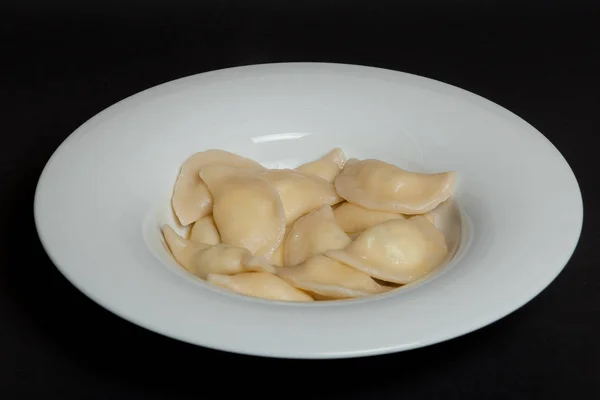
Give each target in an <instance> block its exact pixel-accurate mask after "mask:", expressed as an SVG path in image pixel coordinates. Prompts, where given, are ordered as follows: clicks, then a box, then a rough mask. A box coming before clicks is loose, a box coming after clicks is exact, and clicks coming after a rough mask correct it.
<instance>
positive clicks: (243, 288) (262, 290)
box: [206, 272, 313, 301]
mask: <svg viewBox="0 0 600 400" xmlns="http://www.w3.org/2000/svg"><path fill="white" fill-rule="evenodd" d="M206 280H207V281H208V282H209V283H212V284H213V285H215V286H219V287H222V288H224V289H228V290H231V291H233V292H236V293H239V294H243V295H246V296H252V297H262V298H264V299H270V300H281V301H313V298H312V297H310V296H309V295H308V294H307V293H304V292H302V291H301V290H298V289H296V288H295V287H293V286H292V285H290V284H289V283H287V282H285V281H284V280H283V279H281V278H279V277H277V276H275V275H273V274H271V273H267V272H244V273H240V274H237V275H233V276H231V275H221V274H209V275H208V278H207V279H206Z"/></svg>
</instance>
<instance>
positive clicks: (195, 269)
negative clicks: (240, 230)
mask: <svg viewBox="0 0 600 400" xmlns="http://www.w3.org/2000/svg"><path fill="white" fill-rule="evenodd" d="M162 232H163V236H164V238H165V242H167V247H168V248H169V251H170V252H171V254H172V255H173V258H175V260H176V261H177V262H178V263H179V264H180V265H181V266H182V267H183V268H185V269H186V270H188V271H189V272H191V273H192V274H194V275H196V276H198V277H199V278H202V279H205V278H206V277H207V276H208V274H209V273H211V272H214V273H218V274H224V275H233V274H237V273H239V272H244V271H266V272H274V271H275V269H274V268H273V267H272V266H271V265H269V263H268V262H267V260H265V259H264V258H263V257H255V256H253V255H252V253H250V251H248V250H247V249H244V248H241V247H234V246H228V245H224V244H215V245H208V244H204V243H196V242H193V241H191V240H187V239H184V238H182V237H181V236H179V235H178V234H177V232H175V230H173V228H171V227H170V226H169V225H163V227H162Z"/></svg>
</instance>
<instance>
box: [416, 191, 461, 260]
mask: <svg viewBox="0 0 600 400" xmlns="http://www.w3.org/2000/svg"><path fill="white" fill-rule="evenodd" d="M423 217H425V218H427V219H428V220H429V221H430V222H431V223H432V224H433V225H434V226H435V227H436V228H437V229H438V230H439V231H440V232H442V233H443V234H444V237H445V238H446V246H447V247H448V256H447V258H449V257H452V256H453V255H454V254H455V253H456V250H458V245H459V243H460V238H461V233H462V221H461V216H460V210H459V209H458V207H457V206H456V204H455V203H454V201H453V200H452V199H448V200H446V201H444V202H443V203H442V204H440V205H439V206H437V207H436V208H434V209H433V210H431V211H429V212H428V213H426V214H423Z"/></svg>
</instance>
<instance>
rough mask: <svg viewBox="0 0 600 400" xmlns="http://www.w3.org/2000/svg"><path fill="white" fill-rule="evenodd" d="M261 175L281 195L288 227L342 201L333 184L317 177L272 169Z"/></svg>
mask: <svg viewBox="0 0 600 400" xmlns="http://www.w3.org/2000/svg"><path fill="white" fill-rule="evenodd" d="M259 175H260V176H261V177H262V178H264V179H266V180H267V181H269V182H270V183H271V184H272V185H273V186H274V187H275V189H276V190H277V193H279V197H280V198H281V202H282V204H283V209H284V212H285V224H286V226H289V225H291V224H292V223H293V222H294V221H296V220H297V219H298V218H300V217H301V216H303V215H305V214H308V213H309V212H311V211H313V210H316V209H317V208H319V207H321V206H322V205H323V204H329V205H333V204H336V203H339V202H340V201H341V200H342V199H341V198H340V197H339V196H338V195H337V193H336V192H335V188H334V187H333V184H332V183H330V182H327V181H326V180H324V179H321V178H319V177H316V176H309V175H305V174H302V173H300V172H297V171H294V170H291V169H270V170H266V171H264V172H261V173H260V174H259Z"/></svg>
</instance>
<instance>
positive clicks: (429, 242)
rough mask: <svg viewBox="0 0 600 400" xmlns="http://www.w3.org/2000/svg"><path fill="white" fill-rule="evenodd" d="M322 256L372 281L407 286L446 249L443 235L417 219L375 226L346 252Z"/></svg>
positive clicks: (435, 261)
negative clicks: (364, 274)
mask: <svg viewBox="0 0 600 400" xmlns="http://www.w3.org/2000/svg"><path fill="white" fill-rule="evenodd" d="M325 254H326V255H327V256H329V257H331V258H333V259H335V260H338V261H340V262H342V263H344V264H347V265H348V266H350V267H353V268H356V269H358V270H360V271H362V272H365V273H366V274H368V275H370V276H372V277H374V278H377V279H380V280H383V281H386V282H394V283H400V284H406V283H410V282H413V281H415V280H417V279H419V278H422V277H424V276H425V275H427V274H428V273H430V272H431V271H432V270H433V269H434V268H435V267H436V266H438V265H439V264H440V263H441V262H442V261H443V260H444V258H445V257H446V254H447V246H446V241H445V238H444V235H443V234H442V233H441V232H440V231H439V230H438V229H437V228H436V227H435V226H434V225H433V224H432V223H431V222H429V221H428V220H427V218H425V217H423V216H416V217H413V218H410V219H394V220H390V221H386V222H383V223H381V224H379V225H375V226H374V227H372V228H370V229H367V230H366V231H364V232H363V233H362V234H361V235H360V236H358V238H356V239H355V240H354V241H353V242H352V243H351V244H350V245H349V246H348V247H346V248H345V249H343V250H332V251H328V252H326V253H325Z"/></svg>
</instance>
